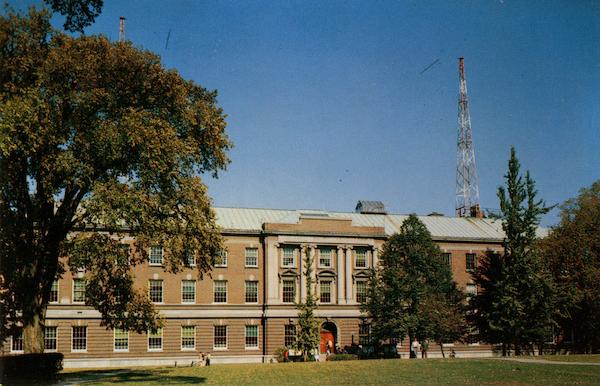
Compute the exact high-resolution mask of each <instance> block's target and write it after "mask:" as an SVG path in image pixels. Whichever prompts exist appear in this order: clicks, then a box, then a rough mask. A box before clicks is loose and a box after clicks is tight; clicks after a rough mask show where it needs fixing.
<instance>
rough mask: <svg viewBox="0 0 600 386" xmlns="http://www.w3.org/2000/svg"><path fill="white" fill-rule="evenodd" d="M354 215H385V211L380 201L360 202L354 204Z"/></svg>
mask: <svg viewBox="0 0 600 386" xmlns="http://www.w3.org/2000/svg"><path fill="white" fill-rule="evenodd" d="M354 211H355V212H356V213H363V214H387V211H386V210H385V205H383V202H381V201H364V200H360V201H359V202H357V203H356V208H355V209H354Z"/></svg>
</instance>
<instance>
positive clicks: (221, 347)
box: [213, 324, 229, 351]
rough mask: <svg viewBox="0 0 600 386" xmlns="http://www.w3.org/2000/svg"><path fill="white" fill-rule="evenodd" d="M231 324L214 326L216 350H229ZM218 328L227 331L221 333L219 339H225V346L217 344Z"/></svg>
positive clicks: (214, 345) (214, 347) (214, 346)
mask: <svg viewBox="0 0 600 386" xmlns="http://www.w3.org/2000/svg"><path fill="white" fill-rule="evenodd" d="M228 327H229V326H227V325H221V324H219V325H214V326H213V350H215V351H225V350H227V347H228V345H229V328H228ZM217 329H219V330H223V331H225V335H224V336H223V335H219V336H218V338H219V339H223V338H224V339H225V345H224V346H221V345H219V346H217Z"/></svg>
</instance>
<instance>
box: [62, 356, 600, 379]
mask: <svg viewBox="0 0 600 386" xmlns="http://www.w3.org/2000/svg"><path fill="white" fill-rule="evenodd" d="M106 373H107V370H96V371H72V372H68V373H64V374H63V375H62V377H63V378H62V379H63V381H66V382H84V383H85V384H86V385H87V384H90V385H112V384H115V383H117V384H121V383H127V384H130V385H169V384H171V385H173V384H177V385H182V384H193V383H204V384H238V385H304V384H317V385H340V384H344V385H369V384H388V385H390V384H415V385H417V384H418V385H433V384H436V385H437V384H454V385H464V384H467V385H476V384H477V385H480V384H488V385H522V384H528V385H548V384H553V385H560V384H564V385H567V384H568V385H573V384H578V385H597V384H600V366H583V365H582V366H579V365H558V364H557V365H553V364H542V363H540V364H537V363H519V362H512V361H500V360H493V359H429V360H410V361H409V360H369V361H340V362H324V363H314V362H311V363H281V364H240V365H216V366H210V367H178V368H174V367H170V368H169V367H163V368H137V369H130V370H121V371H119V372H116V373H112V375H110V374H106ZM113 386H114V385H113Z"/></svg>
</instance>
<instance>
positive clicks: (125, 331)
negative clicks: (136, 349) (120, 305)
mask: <svg viewBox="0 0 600 386" xmlns="http://www.w3.org/2000/svg"><path fill="white" fill-rule="evenodd" d="M117 331H119V332H121V333H125V335H126V338H125V344H126V345H127V347H126V348H117V339H121V342H122V341H123V337H119V338H117ZM113 352H129V330H123V329H121V328H114V329H113Z"/></svg>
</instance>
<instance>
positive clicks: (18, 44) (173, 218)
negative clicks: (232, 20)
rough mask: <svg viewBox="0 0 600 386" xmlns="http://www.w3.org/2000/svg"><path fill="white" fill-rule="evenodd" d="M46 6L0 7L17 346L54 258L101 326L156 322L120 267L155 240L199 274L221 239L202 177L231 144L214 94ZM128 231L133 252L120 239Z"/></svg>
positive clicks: (30, 325)
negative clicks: (76, 274) (57, 20)
mask: <svg viewBox="0 0 600 386" xmlns="http://www.w3.org/2000/svg"><path fill="white" fill-rule="evenodd" d="M49 18H50V14H49V13H48V12H47V11H37V10H35V9H30V11H29V14H28V15H26V16H24V15H21V14H16V13H14V12H12V11H7V12H6V14H5V15H3V16H2V17H0V263H1V264H0V279H1V283H2V291H0V307H2V309H1V310H0V318H1V321H0V322H1V323H0V337H1V338H5V337H6V335H7V334H8V333H10V329H11V326H14V325H16V324H22V326H23V329H24V348H25V351H26V352H42V351H43V347H44V346H43V328H44V319H45V312H46V307H47V304H48V299H49V294H50V290H51V286H52V282H53V280H54V279H56V278H57V277H60V276H61V275H62V274H63V273H64V272H65V270H66V269H71V270H73V271H75V270H79V269H84V270H85V280H86V283H87V293H86V299H87V300H86V303H87V304H88V305H90V306H93V307H95V308H96V309H98V310H99V311H100V312H101V315H102V323H103V324H104V325H106V326H107V327H120V328H127V329H132V330H136V331H145V330H146V329H147V328H153V327H156V325H157V314H156V312H155V311H154V309H153V307H152V305H151V304H150V303H149V302H148V299H147V297H146V296H144V295H143V294H142V293H140V292H138V291H137V290H136V289H135V288H134V287H133V279H132V276H131V273H130V268H131V267H132V266H134V265H136V264H140V263H143V262H144V261H145V260H147V257H148V256H147V255H148V253H147V251H148V248H149V246H151V245H156V244H161V245H163V246H164V247H165V251H166V256H165V269H167V270H169V271H171V272H176V271H178V270H179V269H181V268H182V267H183V266H184V265H185V264H186V261H187V259H188V257H189V256H190V255H195V256H196V257H197V261H198V265H197V267H198V271H199V273H200V274H202V273H204V272H207V271H208V270H209V269H210V268H211V264H212V263H213V260H212V258H211V256H216V255H217V252H218V251H219V250H220V249H221V247H222V241H221V237H220V234H219V230H218V229H217V226H216V224H215V215H214V213H213V211H212V210H211V205H210V199H209V198H208V196H207V189H206V186H205V185H204V184H203V183H202V181H201V178H200V176H201V175H202V174H205V173H211V174H213V175H215V176H216V174H217V172H218V171H219V170H220V169H223V168H224V167H225V166H226V165H227V163H228V158H227V156H226V151H227V150H228V148H229V147H230V146H231V144H230V142H229V140H228V138H227V136H226V134H225V131H224V129H225V125H226V124H225V120H224V118H225V117H224V114H223V112H222V110H221V108H219V107H218V105H217V101H216V92H213V91H207V90H206V89H204V88H202V87H200V86H198V85H197V84H195V83H194V82H191V81H186V80H184V79H182V78H181V76H180V75H179V74H178V73H177V72H176V71H174V70H166V69H165V68H164V67H163V66H162V65H161V63H160V60H159V58H158V57H157V56H156V55H154V54H152V53H150V52H147V51H143V50H140V49H137V48H135V47H133V46H132V45H131V44H130V43H113V42H110V41H108V40H107V39H106V38H105V37H101V36H90V37H80V38H73V37H70V36H67V35H65V34H62V33H59V32H57V31H55V30H53V29H52V28H51V26H50V22H49ZM86 231H93V232H86ZM100 231H101V232H100ZM127 234H134V235H135V244H134V247H133V250H132V251H131V254H129V253H127V252H125V251H124V249H123V248H120V246H119V243H120V242H121V241H122V238H123V237H124V236H125V235H127ZM126 253H127V255H129V257H130V258H131V261H130V265H127V263H124V261H127V259H126V258H127V257H128V256H127V255H126Z"/></svg>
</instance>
